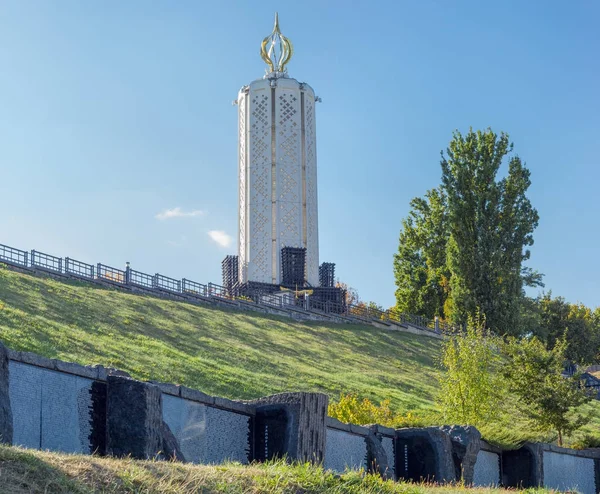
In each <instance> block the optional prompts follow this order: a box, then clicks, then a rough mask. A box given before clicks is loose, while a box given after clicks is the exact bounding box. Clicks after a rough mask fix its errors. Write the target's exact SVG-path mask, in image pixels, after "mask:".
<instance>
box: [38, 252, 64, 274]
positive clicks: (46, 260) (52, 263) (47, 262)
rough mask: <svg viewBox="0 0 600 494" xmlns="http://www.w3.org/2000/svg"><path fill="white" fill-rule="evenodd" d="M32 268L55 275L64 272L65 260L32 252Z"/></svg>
mask: <svg viewBox="0 0 600 494" xmlns="http://www.w3.org/2000/svg"><path fill="white" fill-rule="evenodd" d="M31 266H32V267H35V268H39V269H43V270H45V271H52V272H53V273H62V272H63V269H62V268H63V260H62V258H61V257H56V256H52V255H50V254H45V253H44V252H38V251H37V250H32V251H31Z"/></svg>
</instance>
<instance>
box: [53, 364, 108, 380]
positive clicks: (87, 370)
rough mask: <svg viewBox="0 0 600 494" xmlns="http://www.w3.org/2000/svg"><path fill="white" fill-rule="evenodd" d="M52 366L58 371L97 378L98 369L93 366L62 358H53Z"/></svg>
mask: <svg viewBox="0 0 600 494" xmlns="http://www.w3.org/2000/svg"><path fill="white" fill-rule="evenodd" d="M54 368H55V369H56V370H57V371H59V372H65V373H67V374H73V375H75V376H80V377H85V378H87V379H97V376H98V371H97V370H96V369H94V368H93V367H86V366H83V365H79V364H74V363H72V362H63V361H62V360H55V361H54Z"/></svg>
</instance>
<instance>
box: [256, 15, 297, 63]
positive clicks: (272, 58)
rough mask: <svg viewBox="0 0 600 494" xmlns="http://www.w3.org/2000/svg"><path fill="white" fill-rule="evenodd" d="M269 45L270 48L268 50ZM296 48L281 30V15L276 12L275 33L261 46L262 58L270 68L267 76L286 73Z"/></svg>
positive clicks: (264, 40)
mask: <svg viewBox="0 0 600 494" xmlns="http://www.w3.org/2000/svg"><path fill="white" fill-rule="evenodd" d="M267 45H269V46H268V48H267ZM293 53H294V47H293V46H292V42H291V41H290V40H289V39H287V38H286V37H285V36H284V35H283V34H281V30H280V29H279V15H278V14H277V12H275V25H274V26H273V32H272V33H271V34H269V36H267V37H266V38H265V39H263V41H262V43H261V44H260V56H261V58H262V59H263V60H264V61H265V63H266V64H267V66H268V69H267V74H270V73H273V72H275V73H281V74H283V73H285V72H287V69H286V67H285V66H286V65H287V64H288V62H289V61H290V58H292V55H293Z"/></svg>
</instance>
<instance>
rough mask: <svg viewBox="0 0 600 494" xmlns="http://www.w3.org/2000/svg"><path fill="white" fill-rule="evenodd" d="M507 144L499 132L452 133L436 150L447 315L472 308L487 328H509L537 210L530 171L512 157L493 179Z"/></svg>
mask: <svg viewBox="0 0 600 494" xmlns="http://www.w3.org/2000/svg"><path fill="white" fill-rule="evenodd" d="M512 149H513V146H512V144H511V143H510V142H509V137H508V135H507V134H505V133H501V134H500V135H498V134H496V133H494V132H492V131H491V130H487V131H485V132H482V131H477V132H473V130H470V131H469V132H468V133H467V134H466V135H464V136H463V135H462V134H461V133H460V132H458V131H457V132H455V133H454V138H453V139H452V141H451V142H450V145H449V147H448V150H447V156H444V155H443V154H442V162H441V165H442V187H443V189H444V191H445V192H446V195H447V197H448V221H449V228H450V236H449V240H448V246H447V262H448V268H449V270H450V273H451V277H450V286H451V292H450V297H451V304H450V307H451V313H450V314H449V315H450V317H451V318H452V319H453V320H457V321H464V320H466V318H467V317H468V315H470V314H474V313H475V311H476V310H477V309H478V308H479V309H480V310H481V311H482V312H483V314H484V315H485V317H486V320H487V323H488V325H489V327H490V328H493V329H494V330H496V331H498V332H501V333H511V332H515V329H516V328H517V327H518V322H519V314H520V304H521V301H522V297H523V276H524V271H523V262H524V261H526V260H527V259H529V256H530V252H529V250H528V249H527V247H528V246H530V245H532V244H533V230H534V229H535V228H536V227H537V224H538V219H539V217H538V213H537V211H536V210H535V209H534V208H533V206H532V205H531V202H530V201H529V199H528V198H527V196H526V192H527V189H528V188H529V186H530V185H531V181H530V178H529V176H530V173H529V170H528V169H527V168H526V167H525V166H524V164H523V163H522V161H521V159H520V158H519V157H518V156H512V157H511V158H510V159H509V160H508V173H507V174H506V176H505V177H504V178H502V179H500V180H498V174H499V172H500V167H501V165H502V163H503V160H504V158H505V157H506V156H507V155H508V154H509V153H510V152H511V151H512Z"/></svg>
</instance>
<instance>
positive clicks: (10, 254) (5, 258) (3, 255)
mask: <svg viewBox="0 0 600 494" xmlns="http://www.w3.org/2000/svg"><path fill="white" fill-rule="evenodd" d="M28 259H29V253H28V252H27V251H25V250H19V249H15V248H14V247H9V246H8V245H2V244H0V261H1V262H5V263H6V264H12V265H14V266H19V267H22V268H26V267H27V266H28Z"/></svg>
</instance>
